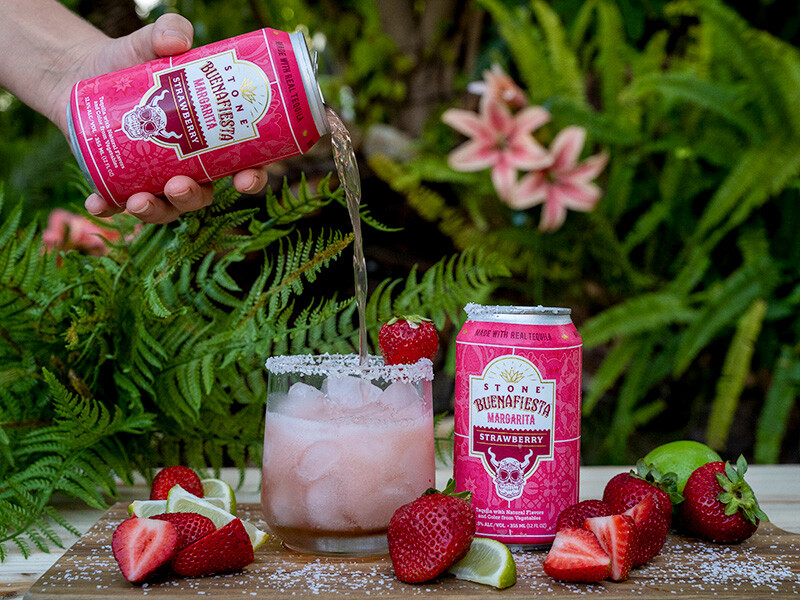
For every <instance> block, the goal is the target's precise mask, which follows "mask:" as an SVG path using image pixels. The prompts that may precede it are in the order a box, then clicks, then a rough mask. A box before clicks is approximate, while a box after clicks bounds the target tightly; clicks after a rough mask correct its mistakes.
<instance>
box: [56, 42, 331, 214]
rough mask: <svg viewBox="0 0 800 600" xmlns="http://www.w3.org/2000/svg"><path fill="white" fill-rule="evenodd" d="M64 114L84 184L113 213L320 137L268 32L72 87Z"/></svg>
mask: <svg viewBox="0 0 800 600" xmlns="http://www.w3.org/2000/svg"><path fill="white" fill-rule="evenodd" d="M71 109H72V118H73V125H74V128H75V134H76V138H77V140H76V141H77V144H78V146H79V150H80V152H81V154H82V156H83V158H84V160H85V162H86V165H87V169H88V171H89V174H90V175H91V178H92V180H93V181H94V183H95V185H96V187H97V189H98V190H99V192H100V193H101V194H102V195H103V196H104V197H106V199H108V200H112V201H113V202H115V203H117V204H120V205H121V204H123V203H124V202H125V201H126V200H127V198H128V196H129V195H130V194H132V193H134V192H138V191H149V192H153V193H155V194H160V193H162V192H163V189H164V184H165V183H166V182H167V181H168V180H169V179H170V178H171V177H172V176H174V175H179V174H182V175H188V176H190V177H192V178H194V179H196V180H198V181H210V180H212V179H218V178H220V177H223V176H225V175H229V174H230V173H233V172H236V171H238V170H241V169H243V168H245V167H251V166H257V165H263V164H267V163H270V162H274V161H276V160H280V159H282V158H286V157H288V156H295V155H297V154H301V153H304V152H306V151H308V150H309V149H310V148H311V146H313V145H314V143H315V142H316V141H317V140H318V139H319V137H320V135H319V132H318V131H317V128H316V125H315V124H314V119H313V117H312V115H311V110H310V108H309V103H308V100H307V98H306V95H305V88H304V87H303V81H302V78H301V75H300V69H299V66H298V62H297V60H296V57H295V55H294V52H293V49H292V45H291V40H290V38H289V35H288V34H286V33H284V32H281V31H275V30H271V29H264V30H260V31H255V32H252V33H249V34H245V35H242V36H238V37H236V38H232V39H230V40H224V41H222V42H218V43H216V44H210V45H208V46H204V47H202V48H196V49H194V50H191V51H189V52H187V53H185V54H181V55H180V56H177V57H172V58H164V59H159V60H155V61H151V62H148V63H145V64H143V65H138V66H136V67H132V68H130V69H125V70H123V71H118V72H116V73H110V74H108V75H102V76H100V77H95V78H94V79H89V80H87V81H82V82H79V83H78V84H77V85H76V86H75V88H74V89H73V95H72V100H71Z"/></svg>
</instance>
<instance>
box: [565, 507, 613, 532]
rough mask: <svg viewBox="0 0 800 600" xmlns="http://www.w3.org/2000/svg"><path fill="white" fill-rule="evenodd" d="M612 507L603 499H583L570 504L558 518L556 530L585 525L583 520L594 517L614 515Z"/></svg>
mask: <svg viewBox="0 0 800 600" xmlns="http://www.w3.org/2000/svg"><path fill="white" fill-rule="evenodd" d="M613 514H614V511H613V510H612V508H611V507H610V506H609V505H608V504H606V503H605V502H603V501H602V500H583V501H582V502H578V503H577V504H573V505H572V506H568V507H567V508H565V509H564V510H562V511H561V512H560V513H558V518H557V519H556V531H560V530H562V529H564V528H565V527H573V528H574V527H583V522H584V521H585V520H586V519H590V518H592V517H607V516H609V515H613Z"/></svg>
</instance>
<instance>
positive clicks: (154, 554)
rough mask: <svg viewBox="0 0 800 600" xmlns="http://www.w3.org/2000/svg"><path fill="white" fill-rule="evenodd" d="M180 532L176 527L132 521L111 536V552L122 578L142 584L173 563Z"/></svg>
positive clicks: (146, 520) (163, 523) (125, 522)
mask: <svg viewBox="0 0 800 600" xmlns="http://www.w3.org/2000/svg"><path fill="white" fill-rule="evenodd" d="M178 541H179V536H178V531H177V530H176V529H175V526H174V525H173V524H172V523H169V522H167V521H154V520H152V519H140V518H138V517H131V518H130V519H126V520H124V521H123V522H122V523H120V524H119V526H118V527H117V528H116V530H114V535H112V536H111V551H112V552H113V553H114V558H115V559H116V561H117V564H118V565H119V568H120V570H121V571H122V575H123V576H124V577H125V579H127V580H128V581H130V582H131V583H139V582H142V581H144V580H145V579H147V578H148V577H149V576H151V575H152V574H153V573H155V572H156V571H157V570H158V568H159V567H161V566H162V565H164V564H166V563H167V562H169V560H170V559H171V558H172V557H173V555H174V554H175V552H176V550H177V549H178Z"/></svg>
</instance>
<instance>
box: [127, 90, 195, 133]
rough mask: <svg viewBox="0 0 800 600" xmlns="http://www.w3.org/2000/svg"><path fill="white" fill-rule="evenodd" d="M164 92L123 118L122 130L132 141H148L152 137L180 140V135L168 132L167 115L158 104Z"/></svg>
mask: <svg viewBox="0 0 800 600" xmlns="http://www.w3.org/2000/svg"><path fill="white" fill-rule="evenodd" d="M166 94H167V91H166V90H164V91H163V92H162V93H161V94H159V95H158V96H154V97H153V98H152V99H151V100H150V102H147V103H144V102H143V103H142V104H140V105H139V106H136V107H134V108H133V109H132V110H129V111H128V112H126V113H125V115H124V116H123V117H122V130H123V131H124V132H125V134H126V135H127V136H128V137H129V138H131V139H132V140H146V139H149V138H152V137H156V136H158V137H161V138H179V137H181V136H180V135H179V134H177V133H175V132H173V131H167V129H166V128H167V113H165V112H164V109H162V108H161V107H160V106H159V105H158V103H159V102H160V101H161V100H162V99H163V98H164V96H165V95H166Z"/></svg>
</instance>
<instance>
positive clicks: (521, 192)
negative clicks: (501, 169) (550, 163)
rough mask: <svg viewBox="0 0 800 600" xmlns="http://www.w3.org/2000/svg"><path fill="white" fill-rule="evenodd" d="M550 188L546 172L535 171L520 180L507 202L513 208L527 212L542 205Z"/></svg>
mask: <svg viewBox="0 0 800 600" xmlns="http://www.w3.org/2000/svg"><path fill="white" fill-rule="evenodd" d="M548 188H549V184H548V183H547V178H546V177H545V173H544V171H534V172H532V173H528V174H527V175H525V176H523V177H522V178H520V180H519V182H518V183H517V185H516V187H515V188H514V190H513V191H512V192H511V194H510V195H509V197H508V198H506V200H505V202H506V204H508V205H509V206H510V207H511V208H515V209H517V210H525V209H526V208H531V207H532V206H536V205H537V204H541V203H542V202H543V201H544V200H545V199H546V198H547V190H548Z"/></svg>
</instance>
